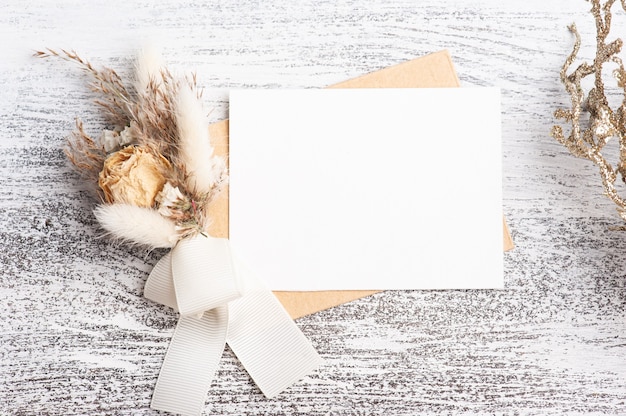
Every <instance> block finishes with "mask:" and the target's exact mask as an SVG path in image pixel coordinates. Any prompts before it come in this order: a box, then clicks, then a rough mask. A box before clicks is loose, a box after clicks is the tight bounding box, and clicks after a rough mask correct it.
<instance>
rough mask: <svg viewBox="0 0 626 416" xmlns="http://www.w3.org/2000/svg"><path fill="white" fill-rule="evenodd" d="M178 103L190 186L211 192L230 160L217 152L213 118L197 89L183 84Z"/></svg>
mask: <svg viewBox="0 0 626 416" xmlns="http://www.w3.org/2000/svg"><path fill="white" fill-rule="evenodd" d="M176 104H177V105H176V121H177V125H178V133H179V137H180V148H179V151H180V154H179V156H180V158H181V161H182V162H183V163H184V164H185V166H186V168H187V173H188V174H189V179H188V183H187V186H188V187H189V188H190V189H196V190H197V191H199V192H210V191H211V190H212V188H213V187H214V185H215V184H216V183H218V182H219V181H220V180H221V179H222V177H223V174H224V170H225V167H226V162H225V161H224V159H223V158H221V157H218V156H214V155H213V147H212V146H211V140H210V138H209V122H208V120H207V117H206V114H205V111H204V109H203V107H202V102H201V101H200V100H199V99H198V97H197V96H196V93H195V91H193V90H192V89H191V88H190V87H189V86H187V85H181V88H180V90H179V91H178V96H177V103H176Z"/></svg>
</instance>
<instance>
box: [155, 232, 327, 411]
mask: <svg viewBox="0 0 626 416" xmlns="http://www.w3.org/2000/svg"><path fill="white" fill-rule="evenodd" d="M144 296H145V297H147V298H148V299H151V300H153V301H155V302H158V303H161V304H163V305H167V306H170V307H172V308H174V309H175V310H178V311H179V312H180V314H181V317H180V320H179V321H178V325H177V326H176V330H175V331H174V335H173V336H172V341H171V343H170V347H169V349H168V351H167V354H166V356H165V360H164V362H163V366H162V367H161V372H160V374H159V378H158V380H157V384H156V387H155V391H154V394H153V396H152V403H151V407H152V408H153V409H157V410H164V411H168V412H174V413H180V414H183V415H198V414H201V413H202V409H203V407H204V402H205V399H206V396H207V393H208V391H209V388H210V385H211V382H212V380H213V377H214V375H215V372H216V370H217V366H218V364H219V361H220V358H221V357H222V353H223V351H224V347H225V345H226V343H228V345H229V346H230V348H231V349H232V350H233V352H234V353H235V354H236V355H237V358H239V360H240V361H241V363H242V364H243V366H244V368H245V369H246V370H247V371H248V373H249V374H250V376H251V377H252V379H253V380H254V382H255V383H256V384H257V386H258V387H259V388H260V389H261V391H262V392H263V394H264V395H265V396H266V397H268V398H271V397H274V396H276V395H277V394H279V393H280V392H281V391H283V390H285V389H286V388H288V387H289V386H290V385H292V384H293V383H295V382H297V381H298V380H300V379H302V378H303V377H304V376H306V375H307V374H308V373H310V372H311V371H313V370H314V369H315V368H317V367H318V366H319V365H320V363H321V358H320V356H319V355H318V354H317V352H316V351H315V349H314V348H313V346H312V345H311V343H310V342H309V341H308V339H307V338H306V337H305V336H304V335H303V334H302V332H301V331H300V329H298V327H297V326H296V324H295V323H294V322H293V320H292V319H291V318H290V317H289V315H288V314H287V312H286V311H285V309H284V308H283V307H282V305H281V304H280V302H278V300H277V299H276V298H275V297H274V295H273V294H272V292H270V291H269V290H268V289H267V288H265V287H264V285H263V284H262V283H261V282H260V281H259V280H258V279H255V278H253V277H252V276H251V274H250V272H248V271H247V270H245V269H244V268H243V267H241V266H240V264H239V263H237V262H236V261H235V260H234V258H233V255H232V251H231V247H230V242H229V241H228V240H227V239H224V238H213V237H206V236H203V235H198V236H196V237H193V238H188V239H184V240H182V241H180V242H178V244H177V245H176V246H175V247H174V248H173V249H172V250H171V251H170V252H169V253H168V254H166V255H165V256H164V257H163V258H162V259H161V260H160V261H159V262H158V263H157V264H156V266H155V267H154V269H153V270H152V272H151V273H150V276H149V277H148V281H147V282H146V286H145V289H144Z"/></svg>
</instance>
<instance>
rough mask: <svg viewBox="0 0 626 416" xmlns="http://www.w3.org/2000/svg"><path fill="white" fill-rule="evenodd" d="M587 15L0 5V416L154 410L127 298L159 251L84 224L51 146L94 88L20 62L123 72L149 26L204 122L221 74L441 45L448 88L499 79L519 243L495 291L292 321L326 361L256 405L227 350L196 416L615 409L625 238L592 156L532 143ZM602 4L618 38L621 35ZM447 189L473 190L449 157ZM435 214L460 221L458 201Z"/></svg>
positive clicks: (260, 4)
mask: <svg viewBox="0 0 626 416" xmlns="http://www.w3.org/2000/svg"><path fill="white" fill-rule="evenodd" d="M588 8H589V3H587V2H585V1H582V0H561V1H557V0H526V1H500V0H488V1H487V0H485V1H477V0H474V1H470V0H468V1H463V0H449V1H441V0H423V1H419V2H416V1H413V0H405V1H402V0H390V1H383V0H380V1H370V2H366V1H339V2H336V1H328V0H320V1H302V2H280V1H273V0H267V1H253V0H237V1H229V2H220V1H215V0H207V1H203V2H199V1H195V2H194V1H183V0H172V1H164V0H160V1H152V0H151V1H148V0H143V1H130V0H109V1H106V2H104V1H97V2H79V1H69V0H58V1H54V2H52V1H43V0H40V1H28V2H23V1H19V0H4V1H3V2H2V4H0V48H1V49H0V52H2V54H1V55H0V91H1V92H0V94H1V95H0V97H2V100H1V104H0V185H1V186H0V244H1V247H2V249H1V250H0V265H1V270H2V272H1V273H0V298H1V299H2V305H3V306H4V307H3V308H1V311H0V414H2V415H5V414H6V415H30V414H40V415H48V414H50V415H86V414H89V415H91V414H99V415H104V414H107V415H108V414H116V415H118V414H119V415H139V414H141V415H150V414H156V413H157V412H154V411H151V410H150V409H149V408H148V405H149V400H150V396H151V392H152V388H153V386H154V382H155V380H156V377H157V374H158V371H159V368H160V365H161V361H162V359H163V354H164V353H165V350H166V348H167V345H168V341H169V338H170V335H171V333H172V330H173V327H174V325H175V322H176V315H175V314H174V313H172V312H171V311H167V310H165V309H164V308H162V307H159V306H157V305H154V304H152V303H151V302H149V301H147V300H145V299H144V298H142V296H141V293H142V287H143V283H144V281H145V279H146V276H147V273H148V271H149V270H150V268H151V266H152V265H153V264H154V263H155V262H156V260H157V259H158V258H159V256H160V255H161V254H162V253H161V252H154V253H148V254H146V253H145V252H144V251H142V250H141V249H128V248H127V247H124V246H116V245H113V244H111V243H109V242H108V241H106V240H103V239H98V238H96V237H97V235H98V230H97V226H96V224H95V221H94V219H93V217H92V216H91V213H90V208H91V207H92V206H93V201H92V200H90V199H89V198H88V192H87V188H88V187H87V185H86V184H84V183H83V182H81V180H80V178H78V177H77V176H76V174H75V173H73V171H72V170H71V169H70V168H69V166H68V164H67V163H66V162H65V160H64V157H63V155H62V153H61V150H60V149H61V146H62V143H63V140H64V136H65V135H66V134H67V133H68V132H69V131H70V130H71V129H72V125H73V121H74V117H75V116H78V115H80V116H81V117H82V118H83V119H84V120H85V122H86V124H87V126H88V128H89V129H91V130H90V131H92V132H96V131H98V129H99V128H101V127H102V125H101V124H100V119H99V118H98V116H97V112H96V110H95V108H94V106H93V105H92V104H91V103H90V99H91V98H92V97H91V96H90V94H89V93H88V92H87V91H86V89H85V88H84V84H83V81H84V77H83V76H82V74H81V73H80V72H79V71H77V70H76V68H75V67H74V66H73V65H71V64H68V63H64V62H61V61H41V60H36V59H34V58H30V57H29V55H30V53H31V51H32V50H33V49H39V48H43V47H46V46H49V47H54V48H68V49H72V48H73V49H76V50H78V51H79V52H80V53H81V55H83V56H84V57H86V58H89V59H90V60H91V61H92V62H94V63H96V64H104V65H109V66H113V67H115V68H118V69H120V70H121V72H123V73H128V72H129V70H130V57H131V56H132V54H133V51H134V50H135V49H136V48H137V47H138V46H139V45H141V44H142V42H144V41H145V40H146V39H151V40H152V41H153V42H156V43H159V44H161V45H162V46H163V50H164V53H165V55H166V57H167V59H168V61H169V63H170V64H171V66H172V67H174V68H177V69H179V70H181V71H186V70H195V71H196V72H197V74H198V79H199V82H200V83H201V84H202V85H203V86H205V88H206V90H205V99H206V100H207V103H208V104H210V105H213V106H214V108H215V110H214V111H213V113H212V114H211V117H212V119H214V120H219V119H222V118H225V117H226V116H227V110H228V105H227V92H228V90H229V89H230V88H235V87H257V88H269V87H322V86H325V85H328V84H332V83H335V82H338V81H342V80H344V79H347V78H351V77H354V76H357V75H360V74H363V73H366V72H369V71H373V70H376V69H379V68H382V67H385V66H388V65H391V64H395V63H399V62H402V61H404V60H407V59H411V58H414V57H417V56H421V55H424V54H426V53H429V52H433V51H436V50H440V49H444V48H446V49H448V50H449V51H450V53H451V54H452V57H453V60H454V62H455V65H456V68H457V71H458V74H459V77H460V79H461V81H462V84H463V86H466V87H468V86H497V87H501V88H502V117H503V148H504V156H503V157H504V201H503V205H504V211H505V214H506V216H507V218H508V220H509V225H510V227H511V231H512V234H513V237H514V239H515V242H516V248H515V250H514V251H512V252H510V253H507V254H506V255H505V284H506V289H505V290H501V291H482V290H481V291H414V292H385V293H381V294H378V295H375V296H372V297H369V298H366V299H363V300H360V301H357V302H353V303H350V304H347V305H344V306H341V307H337V308H334V309H331V310H329V311H326V312H322V313H318V314H315V315H313V316H310V317H306V318H302V319H300V320H298V321H297V323H298V324H299V326H300V327H301V328H302V330H303V331H304V332H305V333H306V334H307V336H308V337H310V339H311V340H312V341H313V343H314V344H315V346H316V347H317V348H318V350H319V351H320V353H321V354H322V355H323V357H324V358H325V360H326V364H325V365H324V367H322V368H321V369H320V371H318V372H317V373H315V374H314V375H312V376H310V377H308V378H307V379H306V380H304V381H303V382H302V383H300V384H298V385H296V386H294V387H293V388H291V389H290V390H289V391H288V392H287V393H285V394H282V395H281V396H279V397H278V398H276V399H273V400H267V399H265V398H264V397H263V396H262V395H261V393H260V392H259V391H258V389H257V388H256V387H255V386H254V385H253V384H252V383H251V381H250V379H249V377H248V376H247V374H246V373H245V372H244V370H243V369H242V368H241V367H240V365H239V363H238V361H237V360H236V358H235V357H234V355H233V354H232V353H231V352H230V351H228V350H227V351H226V352H225V354H224V357H223V360H222V363H221V367H220V370H219V374H218V377H217V380H216V381H215V383H214V385H213V389H212V394H211V395H210V396H209V397H208V398H207V404H206V412H207V414H230V415H257V414H289V415H297V414H311V415H327V414H333V415H403V414H406V415H413V414H557V413H560V414H569V415H573V414H616V415H617V414H626V287H625V286H626V234H624V233H623V232H616V231H612V230H611V227H612V226H614V225H621V224H622V222H621V221H620V220H619V219H618V218H617V215H616V212H615V210H614V209H613V207H612V206H611V204H610V203H609V202H607V201H606V200H605V198H604V197H603V196H602V195H601V188H600V185H599V183H600V182H599V180H598V177H597V172H596V169H595V168H594V167H593V166H591V165H590V164H589V163H587V162H585V161H582V160H577V159H574V158H573V157H570V156H569V155H567V154H566V152H565V151H564V149H562V148H561V147H560V146H559V145H557V144H556V143H555V142H554V141H553V140H552V139H551V138H550V137H549V131H550V127H551V125H552V124H553V118H552V112H553V110H554V109H555V108H556V107H557V106H564V105H566V104H567V102H568V97H567V96H566V95H565V93H564V90H563V88H562V87H561V85H560V84H559V81H558V71H559V68H560V66H561V64H562V61H563V60H564V59H565V56H566V55H567V54H568V53H569V51H570V48H571V46H572V44H573V39H572V36H571V35H570V34H569V32H568V31H567V29H566V26H567V25H568V24H570V23H571V22H573V21H575V22H576V23H577V25H578V27H579V28H580V30H581V32H582V34H583V37H584V39H585V40H586V41H587V47H586V48H585V49H584V51H583V55H584V56H586V57H587V58H589V57H591V56H592V53H591V49H590V48H589V46H592V45H593V42H594V41H595V36H594V34H595V32H594V28H593V21H592V19H591V15H590V14H588V13H587V10H588ZM615 9H616V10H617V7H616V8H615ZM619 14H620V15H621V17H620V19H617V20H616V21H615V23H614V26H615V29H616V31H615V32H614V35H615V36H617V34H618V33H619V32H621V33H620V35H621V36H624V37H626V23H625V22H626V19H625V18H624V14H625V13H624V12H623V11H622V12H620V13H619ZM450 120H451V122H454V114H450ZM476 145H477V146H479V145H480V144H479V143H477V144H476ZM415 151H416V153H417V152H419V145H418V144H417V145H416V148H415ZM441 157H442V159H443V158H445V155H441ZM458 186H459V187H461V186H471V184H467V183H464V182H463V172H459V182H458ZM451 191H452V192H453V191H454V190H453V189H452V190H451ZM451 221H471V218H466V217H465V216H464V214H463V209H462V207H460V209H459V214H458V218H451ZM458 249H462V247H459V248H458ZM450 261H454V251H451V253H450Z"/></svg>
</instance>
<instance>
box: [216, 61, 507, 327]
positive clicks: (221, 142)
mask: <svg viewBox="0 0 626 416" xmlns="http://www.w3.org/2000/svg"><path fill="white" fill-rule="evenodd" d="M458 86H459V81H458V78H457V77H456V73H455V71H454V68H453V66H452V61H451V59H450V55H449V54H448V52H447V51H441V52H436V53H433V54H430V55H426V56H424V57H421V58H418V59H414V60H411V61H408V62H404V63H402V64H399V65H395V66H392V67H389V68H386V69H383V70H380V71H377V72H373V73H370V74H367V75H364V76H361V77H358V78H355V79H352V80H348V81H345V82H342V83H339V84H336V85H333V86H331V87H329V88H419V87H458ZM209 130H210V135H211V140H212V142H213V144H214V146H215V149H216V152H217V153H221V154H223V155H226V154H227V153H228V120H224V121H221V122H217V123H214V124H212V125H211V126H210V127H209ZM227 196H228V191H227V190H226V192H224V194H223V196H222V197H221V198H219V199H218V200H217V201H215V203H214V204H213V206H212V207H211V213H210V214H211V216H212V218H213V224H212V227H211V230H210V231H211V233H212V235H214V236H216V237H228V198H227ZM503 230H504V235H503V243H504V244H503V246H504V250H509V249H511V248H512V247H513V244H512V240H511V238H510V235H509V233H508V230H507V227H506V224H505V226H504V228H503ZM377 292H378V291H371V290H357V291H355V290H347V291H318V292H274V294H275V295H276V297H277V298H278V299H279V300H280V301H281V303H282V304H283V305H284V307H285V309H287V311H288V312H289V314H290V315H291V317H292V318H294V319H296V318H299V317H302V316H306V315H309V314H312V313H315V312H319V311H322V310H324V309H328V308H331V307H333V306H337V305H341V304H343V303H346V302H350V301H352V300H355V299H359V298H361V297H364V296H368V295H371V294H374V293H377Z"/></svg>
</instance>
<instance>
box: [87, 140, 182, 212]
mask: <svg viewBox="0 0 626 416" xmlns="http://www.w3.org/2000/svg"><path fill="white" fill-rule="evenodd" d="M170 169H171V165H170V163H169V162H168V161H167V159H165V158H164V157H163V156H161V155H153V154H152V153H150V152H147V151H146V150H145V149H143V148H141V147H139V146H127V147H125V148H123V149H121V150H119V151H117V152H115V153H112V154H111V155H109V157H107V158H106V160H105V161H104V167H103V168H102V171H101V172H100V177H99V180H98V185H99V186H100V189H102V191H103V192H104V199H105V200H106V201H107V202H109V203H114V202H120V203H126V204H131V205H136V206H139V207H151V206H153V205H154V199H155V197H156V195H157V194H158V193H159V192H160V191H161V189H163V185H164V184H165V182H166V180H165V172H166V171H167V170H170Z"/></svg>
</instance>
